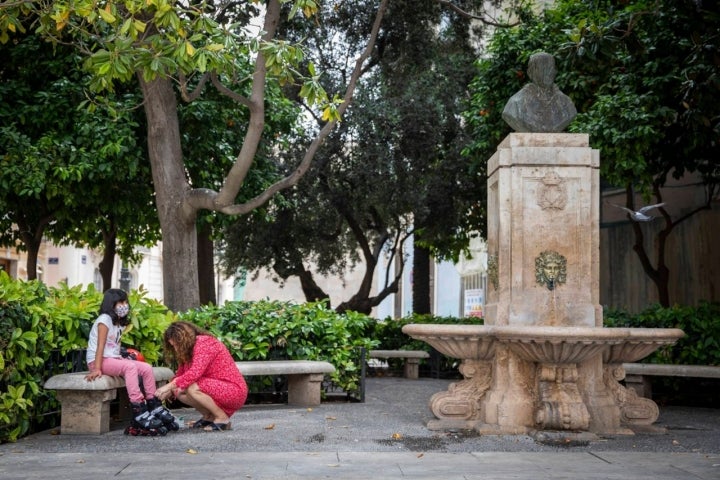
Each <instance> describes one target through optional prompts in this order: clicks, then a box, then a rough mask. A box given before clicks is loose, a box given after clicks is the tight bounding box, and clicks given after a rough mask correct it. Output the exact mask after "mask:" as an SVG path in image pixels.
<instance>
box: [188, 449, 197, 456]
mask: <svg viewBox="0 0 720 480" xmlns="http://www.w3.org/2000/svg"><path fill="white" fill-rule="evenodd" d="M185 453H190V454H193V455H194V454H196V453H198V452H197V450H193V449H192V448H188V449H187V450H185Z"/></svg>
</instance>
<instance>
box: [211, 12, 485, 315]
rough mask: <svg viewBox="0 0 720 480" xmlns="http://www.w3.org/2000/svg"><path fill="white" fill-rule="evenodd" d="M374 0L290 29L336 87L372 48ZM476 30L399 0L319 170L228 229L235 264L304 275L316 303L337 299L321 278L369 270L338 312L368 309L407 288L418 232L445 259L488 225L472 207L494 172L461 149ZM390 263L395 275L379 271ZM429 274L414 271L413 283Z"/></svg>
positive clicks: (228, 262)
mask: <svg viewBox="0 0 720 480" xmlns="http://www.w3.org/2000/svg"><path fill="white" fill-rule="evenodd" d="M371 3H372V2H365V3H363V2H352V3H346V4H342V5H340V6H337V5H336V6H327V7H326V8H327V14H323V15H322V16H321V18H322V19H323V21H322V23H321V24H320V25H319V26H318V27H317V28H312V29H306V28H302V25H295V24H292V25H287V26H281V28H282V29H283V32H285V31H286V30H287V32H288V33H287V34H286V35H288V36H290V35H292V36H297V37H301V36H302V37H306V44H307V48H306V53H307V57H308V60H309V61H312V62H313V63H314V64H316V65H318V66H319V67H320V68H321V69H322V70H323V71H324V72H325V75H324V76H323V82H324V87H325V89H326V90H334V89H337V87H338V85H342V84H343V82H344V80H343V79H344V78H345V77H346V76H347V75H348V65H350V64H351V60H352V52H354V51H357V50H359V49H360V48H362V39H364V38H365V37H366V36H367V34H368V32H369V30H370V27H371V25H372V17H371V16H370V15H369V14H368V12H369V11H371V10H370V9H369V8H368V5H369V4H371ZM324 13H325V12H324ZM298 27H300V28H298ZM470 37H471V30H470V26H469V22H468V21H467V20H463V19H462V18H458V17H457V16H456V15H455V14H454V13H453V12H452V11H449V10H447V9H443V8H441V6H440V5H439V4H437V3H432V2H431V3H427V4H423V5H418V4H416V3H415V2H405V1H399V2H392V3H391V5H390V6H389V9H388V13H387V15H386V18H385V19H384V22H383V25H382V28H381V29H380V32H379V35H378V44H379V45H380V48H378V50H377V51H376V52H375V53H374V54H373V56H372V57H371V59H370V61H369V62H368V69H367V70H368V71H367V73H365V74H364V76H363V79H362V81H361V82H360V84H359V86H358V88H357V91H356V94H355V96H354V98H353V103H352V105H351V106H350V107H349V108H348V110H347V111H346V113H345V115H344V117H343V121H342V122H341V124H340V125H339V126H338V127H337V128H336V129H335V131H334V132H333V133H332V134H331V135H329V136H328V138H327V140H326V142H325V145H324V147H323V149H322V150H321V151H319V152H318V154H317V155H316V160H315V162H314V165H313V166H312V167H311V169H310V174H309V175H307V176H306V177H305V178H304V179H303V180H301V182H300V183H299V184H298V185H297V186H296V187H295V188H292V189H289V190H286V191H285V192H283V194H282V196H281V197H277V198H276V199H275V200H274V201H273V202H272V203H271V205H272V208H270V209H268V214H267V215H265V216H263V217H259V216H254V217H244V218H240V219H238V221H237V223H236V224H234V225H232V226H230V227H229V228H227V229H226V236H225V239H224V242H223V263H224V265H225V267H226V268H227V269H228V270H230V271H233V270H235V269H237V268H240V267H242V268H246V269H249V270H255V269H259V268H268V269H271V270H272V271H273V272H274V274H275V275H276V277H277V278H278V279H279V280H281V281H284V280H287V279H288V278H290V277H293V276H294V277H297V278H298V279H299V280H300V283H301V285H302V287H303V290H304V292H305V295H306V298H307V299H308V300H318V299H324V298H328V294H327V293H326V292H325V291H323V289H322V288H321V287H320V286H319V285H318V283H317V282H316V281H315V275H317V274H320V275H333V276H336V277H341V278H342V277H343V276H344V274H345V273H347V271H348V270H351V269H360V270H361V272H362V278H363V279H362V281H361V282H359V284H358V285H356V286H355V288H354V289H353V290H352V293H351V298H346V299H341V301H340V303H339V304H338V305H337V309H339V310H345V309H352V310H357V311H363V312H369V311H370V310H371V308H372V307H374V306H376V305H378V304H379V303H380V302H381V301H382V300H383V299H384V298H386V297H387V296H388V295H389V294H391V293H395V292H397V290H398V285H399V280H400V278H401V276H402V273H403V268H405V261H406V256H407V251H408V247H409V246H410V245H409V244H410V241H411V239H412V238H413V236H414V238H415V241H416V242H417V241H418V240H419V239H422V242H424V243H422V244H424V245H425V246H426V247H427V248H432V249H433V253H435V254H436V256H438V257H445V258H452V257H455V256H457V255H458V254H459V251H460V250H462V249H463V248H465V247H466V246H467V241H468V236H469V235H470V233H471V232H472V231H474V230H477V229H480V228H481V221H480V220H481V218H480V216H478V215H474V216H473V215H472V214H471V212H473V211H475V212H478V211H482V209H481V208H479V207H481V206H482V205H484V194H483V193H482V185H484V181H483V180H484V179H482V178H480V177H478V176H476V175H473V172H471V170H470V166H469V165H468V161H467V159H466V157H463V156H461V155H460V151H461V149H462V148H463V147H464V146H465V145H466V143H467V141H468V140H467V138H466V137H465V136H464V134H463V129H462V127H461V121H460V120H461V119H460V112H461V111H462V107H463V100H464V99H465V98H466V96H465V93H466V88H467V84H468V83H469V82H470V80H471V78H472V74H473V73H474V69H473V61H474V59H475V58H476V51H475V50H474V48H473V47H472V45H471V41H470ZM317 120H319V119H317ZM416 252H417V248H416ZM379 265H384V266H385V267H386V268H385V269H378V268H377V267H378V266H379ZM381 271H385V272H386V273H387V275H386V276H385V278H381V279H376V278H375V277H374V275H376V274H377V273H378V272H381ZM423 280H424V281H425V283H427V281H428V279H427V278H424V279H423V277H422V275H421V274H418V272H417V270H415V271H414V283H422V282H423ZM376 287H377V288H376Z"/></svg>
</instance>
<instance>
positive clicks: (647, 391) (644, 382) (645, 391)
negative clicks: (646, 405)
mask: <svg viewBox="0 0 720 480" xmlns="http://www.w3.org/2000/svg"><path fill="white" fill-rule="evenodd" d="M625 387H626V388H631V389H633V390H635V393H637V396H638V397H644V398H652V384H651V383H650V378H648V377H646V376H645V375H625Z"/></svg>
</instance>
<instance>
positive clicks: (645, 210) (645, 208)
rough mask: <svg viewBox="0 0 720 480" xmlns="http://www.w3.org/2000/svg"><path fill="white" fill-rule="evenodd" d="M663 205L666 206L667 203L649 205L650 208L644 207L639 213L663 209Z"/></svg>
mask: <svg viewBox="0 0 720 480" xmlns="http://www.w3.org/2000/svg"><path fill="white" fill-rule="evenodd" d="M663 205H665V202H662V203H656V204H655V205H648V206H646V207H642V208H641V209H640V210H638V213H645V212H649V211H650V210H652V209H653V208H658V207H662V206H663Z"/></svg>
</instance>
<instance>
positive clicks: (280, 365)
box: [235, 360, 335, 407]
mask: <svg viewBox="0 0 720 480" xmlns="http://www.w3.org/2000/svg"><path fill="white" fill-rule="evenodd" d="M235 365H237V367H238V370H240V373H242V374H243V376H244V377H251V376H259V375H287V377H288V405H297V406H303V407H312V406H317V405H320V401H321V391H322V381H323V379H324V378H325V375H326V374H328V373H333V372H334V371H335V367H333V366H332V364H330V363H328V362H323V361H313V360H263V361H255V362H235Z"/></svg>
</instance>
